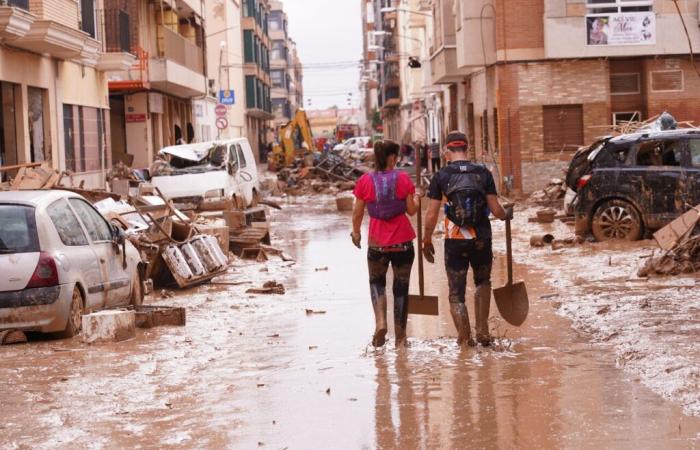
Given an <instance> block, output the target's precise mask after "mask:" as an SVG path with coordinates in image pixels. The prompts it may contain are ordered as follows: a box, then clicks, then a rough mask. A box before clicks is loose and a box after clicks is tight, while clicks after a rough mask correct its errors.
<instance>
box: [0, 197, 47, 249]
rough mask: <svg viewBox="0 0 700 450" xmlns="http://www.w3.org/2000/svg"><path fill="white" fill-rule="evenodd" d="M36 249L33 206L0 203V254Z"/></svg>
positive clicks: (36, 238) (36, 236)
mask: <svg viewBox="0 0 700 450" xmlns="http://www.w3.org/2000/svg"><path fill="white" fill-rule="evenodd" d="M38 251H39V237H38V235H37V232H36V221H35V218H34V208H31V207H29V206H20V205H2V204H0V255H7V254H11V253H30V252H38Z"/></svg>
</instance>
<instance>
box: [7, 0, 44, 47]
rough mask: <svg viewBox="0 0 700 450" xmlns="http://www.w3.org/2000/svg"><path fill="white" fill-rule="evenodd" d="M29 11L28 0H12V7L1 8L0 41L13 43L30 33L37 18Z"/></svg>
mask: <svg viewBox="0 0 700 450" xmlns="http://www.w3.org/2000/svg"><path fill="white" fill-rule="evenodd" d="M28 9H29V2H28V1H26V0H25V1H24V2H22V1H16V0H11V1H10V6H0V41H8V42H9V41H13V40H15V39H18V38H21V37H23V36H24V35H25V34H27V32H29V29H30V28H31V27H32V24H33V23H34V20H36V17H35V16H34V15H32V14H30V13H29V12H28V11H27V10H28Z"/></svg>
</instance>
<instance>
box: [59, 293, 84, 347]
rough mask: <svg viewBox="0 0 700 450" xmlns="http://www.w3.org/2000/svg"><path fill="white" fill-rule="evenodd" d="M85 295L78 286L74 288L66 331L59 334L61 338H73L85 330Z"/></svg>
mask: <svg viewBox="0 0 700 450" xmlns="http://www.w3.org/2000/svg"><path fill="white" fill-rule="evenodd" d="M84 308H85V307H84V303H83V294H82V293H81V292H80V289H78V286H76V287H74V288H73V295H72V296H71V303H70V312H69V313H68V321H67V322H66V329H65V330H63V331H62V332H61V333H59V335H60V337H63V338H72V337H73V336H77V335H79V334H80V331H81V330H82V328H83V312H84Z"/></svg>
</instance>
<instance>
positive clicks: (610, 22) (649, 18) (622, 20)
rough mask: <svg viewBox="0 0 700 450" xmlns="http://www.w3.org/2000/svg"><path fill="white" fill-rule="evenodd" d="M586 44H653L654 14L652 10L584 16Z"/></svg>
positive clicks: (654, 35) (654, 31)
mask: <svg viewBox="0 0 700 450" xmlns="http://www.w3.org/2000/svg"><path fill="white" fill-rule="evenodd" d="M586 36H587V39H588V45H654V44H656V16H655V15H654V13H653V12H652V11H647V12H633V13H621V14H608V15H602V16H600V15H597V16H588V17H586Z"/></svg>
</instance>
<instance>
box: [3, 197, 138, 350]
mask: <svg viewBox="0 0 700 450" xmlns="http://www.w3.org/2000/svg"><path fill="white" fill-rule="evenodd" d="M0 268H1V270H0V330H2V329H18V330H23V331H40V332H44V333H48V332H62V334H63V336H65V337H71V336H75V335H76V334H78V333H80V330H81V324H82V315H83V314H84V313H86V312H92V311H97V310H100V309H105V308H112V307H117V306H125V305H129V304H132V305H140V304H141V303H142V301H143V280H142V276H143V273H144V269H145V267H144V266H143V265H142V262H141V257H140V255H139V252H138V251H137V250H136V248H135V247H134V246H133V245H132V244H131V243H130V242H128V241H126V240H125V238H124V234H123V233H122V232H121V230H119V229H118V228H117V227H115V226H113V225H111V224H110V223H109V222H108V221H107V220H106V219H105V218H104V217H103V216H102V215H101V214H100V213H99V212H97V210H95V208H93V206H92V205H91V204H90V203H88V202H87V201H86V200H85V199H84V198H83V197H82V196H80V195H78V194H75V193H72V192H68V191H60V190H43V191H10V192H0Z"/></svg>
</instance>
